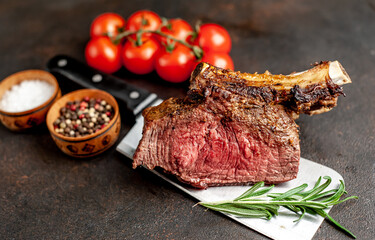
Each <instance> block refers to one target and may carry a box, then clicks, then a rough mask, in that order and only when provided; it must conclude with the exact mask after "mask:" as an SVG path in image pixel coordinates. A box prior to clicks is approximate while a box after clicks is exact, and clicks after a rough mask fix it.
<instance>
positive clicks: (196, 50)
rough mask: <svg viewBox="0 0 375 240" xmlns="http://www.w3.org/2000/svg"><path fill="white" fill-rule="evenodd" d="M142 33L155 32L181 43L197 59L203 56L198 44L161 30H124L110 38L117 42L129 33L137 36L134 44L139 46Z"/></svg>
mask: <svg viewBox="0 0 375 240" xmlns="http://www.w3.org/2000/svg"><path fill="white" fill-rule="evenodd" d="M144 33H152V34H156V35H159V36H162V37H165V38H167V39H170V40H172V41H174V42H177V43H180V44H182V45H184V46H185V47H188V48H190V50H191V51H192V52H193V54H194V56H195V57H196V58H197V59H198V60H200V59H202V57H203V50H202V48H200V47H199V46H194V45H192V44H189V43H188V42H187V41H184V40H180V39H177V38H175V37H173V36H171V35H168V34H165V33H163V32H161V31H160V30H144V29H140V30H137V31H124V32H121V33H119V34H118V35H117V36H116V37H115V38H114V39H112V42H113V43H114V44H119V43H120V42H121V41H122V39H124V38H126V37H129V36H130V35H135V36H136V38H137V40H136V45H137V46H140V45H142V34H144Z"/></svg>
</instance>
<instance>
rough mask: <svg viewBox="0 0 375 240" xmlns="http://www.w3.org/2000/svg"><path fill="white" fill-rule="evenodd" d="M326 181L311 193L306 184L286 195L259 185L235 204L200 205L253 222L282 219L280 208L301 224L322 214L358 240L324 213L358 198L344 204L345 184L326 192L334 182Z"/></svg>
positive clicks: (228, 202)
mask: <svg viewBox="0 0 375 240" xmlns="http://www.w3.org/2000/svg"><path fill="white" fill-rule="evenodd" d="M323 178H324V179H325V180H326V181H325V182H324V183H322V184H321V180H322V177H319V179H318V181H317V182H316V183H315V185H314V187H313V188H312V189H310V190H307V191H305V189H306V188H307V184H306V183H305V184H302V185H301V186H298V187H296V188H293V189H291V190H289V191H287V192H285V193H269V191H270V190H271V189H272V188H273V187H274V185H272V186H269V187H264V182H259V183H256V184H255V185H253V186H252V187H251V188H250V189H249V190H247V191H246V192H244V193H243V194H241V195H240V196H238V197H237V198H235V199H234V200H227V201H218V202H199V204H200V205H202V206H204V207H207V208H209V209H211V210H214V211H220V212H224V213H228V214H232V215H235V216H239V217H249V218H265V219H271V218H272V217H273V216H276V215H278V210H279V208H280V207H284V208H286V209H289V210H290V211H292V212H294V213H296V214H297V215H299V218H298V219H296V220H295V221H300V220H301V219H302V218H303V217H304V216H305V214H306V213H308V214H318V215H320V216H322V217H324V218H327V219H328V220H329V221H330V222H332V223H333V224H334V225H335V226H336V227H338V228H339V229H341V230H342V231H344V232H345V233H347V234H349V235H350V236H351V237H353V238H356V236H355V235H354V234H353V233H352V232H351V231H349V230H348V229H347V228H345V227H343V226H342V225H341V224H340V223H338V222H337V221H336V220H334V219H333V218H332V217H331V216H330V215H329V214H328V213H327V212H326V211H324V209H327V208H329V207H331V206H333V205H336V204H339V203H342V202H345V201H347V200H349V199H358V197H357V196H351V197H347V198H345V199H343V200H340V198H341V196H342V195H343V194H344V193H346V191H345V184H344V182H343V181H342V180H340V185H339V187H338V188H337V189H332V190H328V191H325V192H324V190H325V189H326V188H327V187H328V186H329V185H330V183H331V182H332V179H331V178H330V177H328V176H325V177H323ZM267 193H269V194H267Z"/></svg>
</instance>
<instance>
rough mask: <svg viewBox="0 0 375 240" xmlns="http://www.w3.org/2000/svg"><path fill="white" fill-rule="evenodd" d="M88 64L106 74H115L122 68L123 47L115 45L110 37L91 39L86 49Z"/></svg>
mask: <svg viewBox="0 0 375 240" xmlns="http://www.w3.org/2000/svg"><path fill="white" fill-rule="evenodd" d="M85 57H86V61H87V64H88V65H89V66H91V67H93V68H96V69H98V70H101V71H103V72H105V73H114V72H116V71H118V70H119V69H120V68H121V45H120V44H118V45H115V44H113V43H112V42H111V40H110V39H109V38H108V37H96V38H93V39H91V40H90V41H89V42H88V43H87V45H86V49H85Z"/></svg>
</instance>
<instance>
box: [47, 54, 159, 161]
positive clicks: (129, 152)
mask: <svg viewBox="0 0 375 240" xmlns="http://www.w3.org/2000/svg"><path fill="white" fill-rule="evenodd" d="M47 68H48V70H49V71H50V72H51V73H53V74H59V75H62V76H64V77H65V78H67V79H68V80H70V81H72V82H74V83H75V84H77V85H79V86H81V87H83V88H98V89H102V90H104V91H107V92H109V93H110V94H112V95H113V96H114V97H115V98H116V99H117V101H120V102H122V103H123V104H122V105H124V106H127V108H128V110H129V111H130V112H131V113H133V114H134V117H135V124H134V126H133V128H132V129H131V130H130V131H129V132H128V134H127V135H126V136H125V138H124V139H123V140H122V141H121V142H120V144H119V145H118V147H117V150H118V151H119V152H121V153H122V154H124V155H125V156H127V157H129V158H132V157H133V154H134V151H135V149H136V148H137V146H138V142H139V141H140V139H141V136H142V126H143V117H142V110H143V109H145V108H146V107H148V106H155V105H158V104H160V103H161V102H162V100H161V99H159V98H158V97H157V95H156V94H155V93H149V92H148V91H146V90H145V89H142V88H138V87H136V86H134V85H131V84H129V83H127V82H126V81H125V80H123V79H120V78H117V77H114V76H112V75H108V74H105V73H103V72H100V71H98V70H95V69H93V68H91V67H89V66H88V65H86V64H84V63H82V62H80V61H78V60H76V59H74V58H72V57H69V56H65V55H57V56H55V57H53V58H52V59H51V60H50V61H48V63H47Z"/></svg>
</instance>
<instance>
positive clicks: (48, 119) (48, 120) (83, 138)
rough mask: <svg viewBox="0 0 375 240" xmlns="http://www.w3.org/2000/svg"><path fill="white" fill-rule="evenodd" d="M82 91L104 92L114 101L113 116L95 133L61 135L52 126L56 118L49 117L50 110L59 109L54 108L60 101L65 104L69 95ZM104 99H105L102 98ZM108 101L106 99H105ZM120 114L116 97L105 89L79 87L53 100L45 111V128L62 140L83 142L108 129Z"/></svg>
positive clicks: (50, 114) (50, 115) (78, 93)
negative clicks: (75, 135)
mask: <svg viewBox="0 0 375 240" xmlns="http://www.w3.org/2000/svg"><path fill="white" fill-rule="evenodd" d="M83 92H90V93H94V92H101V93H102V94H104V95H105V96H106V97H108V98H109V99H111V101H112V102H113V103H114V104H113V105H114V106H112V107H113V110H114V116H113V118H112V119H111V121H110V122H109V124H108V125H107V126H105V127H104V128H102V129H100V130H99V131H97V132H96V133H92V134H89V135H86V136H80V137H68V136H64V135H61V134H59V133H57V132H56V131H55V129H54V127H53V122H54V121H55V120H56V119H51V117H52V112H53V111H55V110H56V111H59V109H56V108H58V107H59V105H60V103H61V102H64V103H65V104H66V103H67V102H68V101H69V100H68V99H69V98H70V97H71V96H74V95H80V94H81V93H83ZM104 100H105V99H104ZM107 102H108V101H107ZM119 116H120V113H119V106H118V103H117V101H116V99H115V98H114V97H113V96H112V95H111V94H110V93H108V92H106V91H103V90H100V89H92V88H84V89H79V90H75V91H72V92H69V93H67V94H65V95H63V96H62V97H61V98H60V99H58V100H57V101H55V102H54V103H53V104H52V106H51V108H50V109H49V110H48V113H47V117H46V125H47V128H48V130H49V132H50V133H51V134H52V135H53V136H54V137H56V138H58V139H60V140H62V141H64V142H85V141H89V140H91V139H95V138H97V137H98V136H100V135H102V134H104V133H106V132H107V131H108V130H109V129H111V128H112V127H113V126H114V125H115V124H116V122H117V121H118V118H119Z"/></svg>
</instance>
